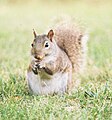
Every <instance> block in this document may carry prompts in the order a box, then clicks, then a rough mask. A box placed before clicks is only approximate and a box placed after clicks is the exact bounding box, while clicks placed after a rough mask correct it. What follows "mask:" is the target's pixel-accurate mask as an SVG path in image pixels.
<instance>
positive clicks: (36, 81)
mask: <svg viewBox="0 0 112 120" xmlns="http://www.w3.org/2000/svg"><path fill="white" fill-rule="evenodd" d="M27 81H28V85H29V88H30V89H31V91H32V92H33V93H34V94H37V95H48V94H54V93H57V94H62V93H64V92H65V91H66V89H67V82H68V73H56V74H54V75H53V76H52V78H51V79H50V80H42V79H40V77H39V75H35V74H34V73H33V72H32V71H31V72H28V73H27Z"/></svg>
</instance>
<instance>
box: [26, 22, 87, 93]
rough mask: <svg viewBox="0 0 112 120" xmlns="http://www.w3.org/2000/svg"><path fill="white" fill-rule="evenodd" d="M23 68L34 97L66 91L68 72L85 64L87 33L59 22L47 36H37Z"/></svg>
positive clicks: (73, 25) (71, 84)
mask: <svg viewBox="0 0 112 120" xmlns="http://www.w3.org/2000/svg"><path fill="white" fill-rule="evenodd" d="M33 34H34V40H33V43H32V48H31V63H30V65H29V67H28V69H27V82H28V86H29V89H30V91H31V92H32V93H34V94H36V95H49V94H50V95H53V94H63V93H65V92H69V91H70V90H71V89H72V87H73V80H72V73H80V72H81V71H83V69H84V66H85V63H86V49H87V45H86V43H87V39H88V37H87V34H86V33H85V32H84V31H81V29H80V28H78V27H76V26H75V24H74V23H73V22H64V21H62V22H60V23H57V25H56V26H55V27H54V28H53V30H50V31H49V32H48V33H47V34H42V35H37V34H36V32H35V31H33Z"/></svg>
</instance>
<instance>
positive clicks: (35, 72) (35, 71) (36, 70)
mask: <svg viewBox="0 0 112 120" xmlns="http://www.w3.org/2000/svg"><path fill="white" fill-rule="evenodd" d="M32 71H33V72H34V74H38V68H37V63H35V64H33V65H32Z"/></svg>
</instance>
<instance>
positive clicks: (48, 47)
mask: <svg viewBox="0 0 112 120" xmlns="http://www.w3.org/2000/svg"><path fill="white" fill-rule="evenodd" d="M33 34H34V40H33V43H32V44H31V46H32V49H31V55H32V56H33V57H34V58H35V59H37V61H41V60H43V59H44V58H45V57H47V56H49V55H50V54H52V52H53V48H54V44H53V35H54V32H53V30H50V31H49V32H48V34H47V35H45V34H43V35H37V34H36V32H35V31H34V30H33Z"/></svg>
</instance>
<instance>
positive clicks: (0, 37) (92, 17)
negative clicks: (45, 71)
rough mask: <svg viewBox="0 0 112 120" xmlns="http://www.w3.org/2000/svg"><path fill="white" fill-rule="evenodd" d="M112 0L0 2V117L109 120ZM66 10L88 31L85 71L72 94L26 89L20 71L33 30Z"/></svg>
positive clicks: (111, 110)
mask: <svg viewBox="0 0 112 120" xmlns="http://www.w3.org/2000/svg"><path fill="white" fill-rule="evenodd" d="M111 4H112V2H111V1H106V0H104V1H100V0H99V1H97V0H95V1H94V0H91V1H89V0H80V1H78V0H76V1H74V2H73V1H72V0H70V1H67V0H65V1H56V0H52V1H51V0H49V1H45V0H42V1H41V2H40V1H39V0H38V1H37V2H36V1H33V2H29V1H25V2H19V1H17V2H14V3H13V0H10V1H9V0H4V1H3V0H2V1H1V2H0V120H16V119H17V120H37V119H38V120H55V119H56V120H75V119H76V120H87V119H88V120H111V119H112V7H111ZM62 13H63V14H68V15H71V16H73V17H76V19H79V20H80V21H81V22H82V24H83V23H84V24H86V25H85V26H86V27H87V29H88V31H89V36H90V39H89V42H88V66H87V72H86V73H85V74H84V75H82V76H81V86H80V87H79V89H78V90H77V91H74V92H73V93H72V94H71V95H68V94H65V95H63V96H58V95H55V96H34V95H32V94H29V92H28V88H27V84H26V80H25V71H26V69H27V67H28V64H29V60H30V44H31V42H32V40H33V35H32V29H33V28H35V29H36V30H37V31H38V34H40V33H44V32H45V31H46V30H47V27H48V26H49V25H51V21H50V20H51V19H52V18H53V17H55V16H58V15H59V14H62Z"/></svg>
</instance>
